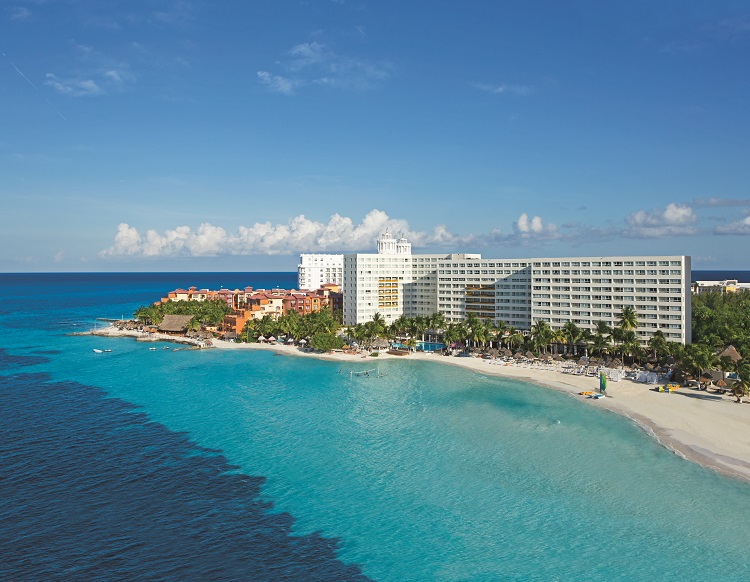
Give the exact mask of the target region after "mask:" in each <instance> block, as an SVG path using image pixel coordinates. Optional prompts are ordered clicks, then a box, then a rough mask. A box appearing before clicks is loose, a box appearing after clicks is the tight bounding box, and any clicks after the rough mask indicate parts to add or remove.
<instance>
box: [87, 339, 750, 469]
mask: <svg viewBox="0 0 750 582" xmlns="http://www.w3.org/2000/svg"><path fill="white" fill-rule="evenodd" d="M91 334H92V335H98V336H104V337H133V338H135V339H136V340H137V339H138V338H139V337H142V336H143V334H142V333H139V332H136V331H128V330H117V329H116V328H114V327H109V328H105V329H99V330H96V331H92V332H91ZM141 341H143V340H141ZM147 341H171V342H177V343H183V344H190V345H196V342H195V341H193V340H191V339H189V338H183V337H174V336H168V335H166V334H154V335H152V336H150V339H149V340H147ZM207 349H220V350H266V351H273V352H275V353H279V354H283V355H289V356H298V357H312V358H316V359H320V360H329V361H336V362H349V363H360V362H361V360H362V359H367V360H368V361H370V362H371V361H372V359H371V358H370V356H362V355H355V354H345V353H340V352H335V353H320V352H312V351H310V352H307V351H301V350H300V349H299V348H298V347H297V346H289V345H282V344H258V343H253V344H245V343H230V342H226V341H222V340H213V346H212V347H211V348H207ZM382 359H399V360H403V359H408V360H420V361H428V362H434V363H442V364H448V365H453V366H458V367H461V368H464V369H467V370H471V371H473V372H477V373H480V374H485V375H491V376H497V377H503V378H511V379H514V380H519V381H522V382H526V383H530V384H535V385H537V386H540V387H542V388H548V389H549V388H551V389H553V390H557V391H558V392H564V393H567V394H568V395H569V396H571V397H575V398H577V399H581V400H583V401H585V404H588V405H591V406H597V407H600V408H605V409H607V410H609V411H610V412H613V413H615V414H619V415H621V416H624V417H625V418H627V419H629V420H630V421H631V422H632V423H633V424H635V425H636V426H637V427H639V428H640V429H641V430H643V431H644V432H645V433H646V434H648V435H649V436H650V437H651V438H653V439H655V440H656V442H657V443H659V444H660V445H661V446H663V447H665V448H666V449H668V450H669V451H671V452H672V453H674V454H676V455H678V456H679V457H681V458H683V459H685V460H687V461H690V462H693V463H696V464H698V465H701V466H703V467H706V468H709V469H711V470H714V471H716V472H717V473H720V474H722V475H725V476H728V477H733V478H736V479H741V480H743V481H748V482H750V406H742V405H737V404H736V403H735V402H734V398H733V397H731V396H724V395H720V394H714V393H710V392H701V391H698V390H695V389H693V388H685V387H682V388H680V389H678V390H677V391H675V392H673V393H664V392H656V391H654V390H653V385H648V384H639V383H637V382H633V381H631V380H626V379H623V380H621V381H620V382H613V381H609V382H608V384H607V397H606V398H601V399H598V400H594V399H589V398H585V397H584V396H580V395H579V394H578V393H579V392H582V391H588V390H594V391H596V390H597V389H598V383H599V380H598V378H597V377H592V376H576V375H573V374H564V373H562V372H561V371H559V370H554V369H551V370H550V369H544V368H543V367H537V366H531V365H516V364H508V365H505V364H500V363H497V364H492V363H490V362H497V361H496V360H485V359H481V358H474V357H455V356H442V355H437V354H425V353H421V352H417V353H412V354H409V355H408V356H394V355H392V354H387V353H386V352H380V355H379V356H378V358H377V360H378V361H380V360H382Z"/></svg>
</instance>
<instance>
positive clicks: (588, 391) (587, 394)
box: [578, 390, 594, 396]
mask: <svg viewBox="0 0 750 582" xmlns="http://www.w3.org/2000/svg"><path fill="white" fill-rule="evenodd" d="M593 393H594V392H593V391H591V390H585V391H583V392H579V393H578V394H580V395H581V396H591V395H592V394H593Z"/></svg>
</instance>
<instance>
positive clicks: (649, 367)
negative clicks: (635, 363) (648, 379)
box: [646, 362, 654, 372]
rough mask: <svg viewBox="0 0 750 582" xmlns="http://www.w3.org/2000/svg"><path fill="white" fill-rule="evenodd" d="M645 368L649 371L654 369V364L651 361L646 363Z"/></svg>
mask: <svg viewBox="0 0 750 582" xmlns="http://www.w3.org/2000/svg"><path fill="white" fill-rule="evenodd" d="M646 369H647V370H648V371H649V372H650V371H651V370H653V369H654V365H653V364H652V363H651V362H649V363H648V364H646Z"/></svg>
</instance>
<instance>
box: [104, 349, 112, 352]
mask: <svg viewBox="0 0 750 582" xmlns="http://www.w3.org/2000/svg"><path fill="white" fill-rule="evenodd" d="M104 351H105V352H111V351H112V350H110V349H106V350H104Z"/></svg>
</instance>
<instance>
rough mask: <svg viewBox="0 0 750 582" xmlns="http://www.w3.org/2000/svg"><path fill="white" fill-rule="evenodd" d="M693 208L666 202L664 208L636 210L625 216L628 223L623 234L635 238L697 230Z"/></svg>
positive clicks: (673, 234)
mask: <svg viewBox="0 0 750 582" xmlns="http://www.w3.org/2000/svg"><path fill="white" fill-rule="evenodd" d="M695 221H696V217H695V214H694V213H693V209H692V208H691V207H689V206H686V205H684V204H675V203H674V202H671V203H670V204H667V206H666V207H665V208H664V210H660V209H658V208H655V209H653V210H651V211H650V212H647V211H645V210H638V211H637V212H633V213H632V214H629V215H628V216H627V217H626V218H625V222H626V224H627V225H628V226H627V228H625V230H624V231H623V233H622V234H623V236H626V237H636V238H658V237H663V236H684V235H692V234H696V233H697V232H698V229H697V228H695V226H694V224H695Z"/></svg>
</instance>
